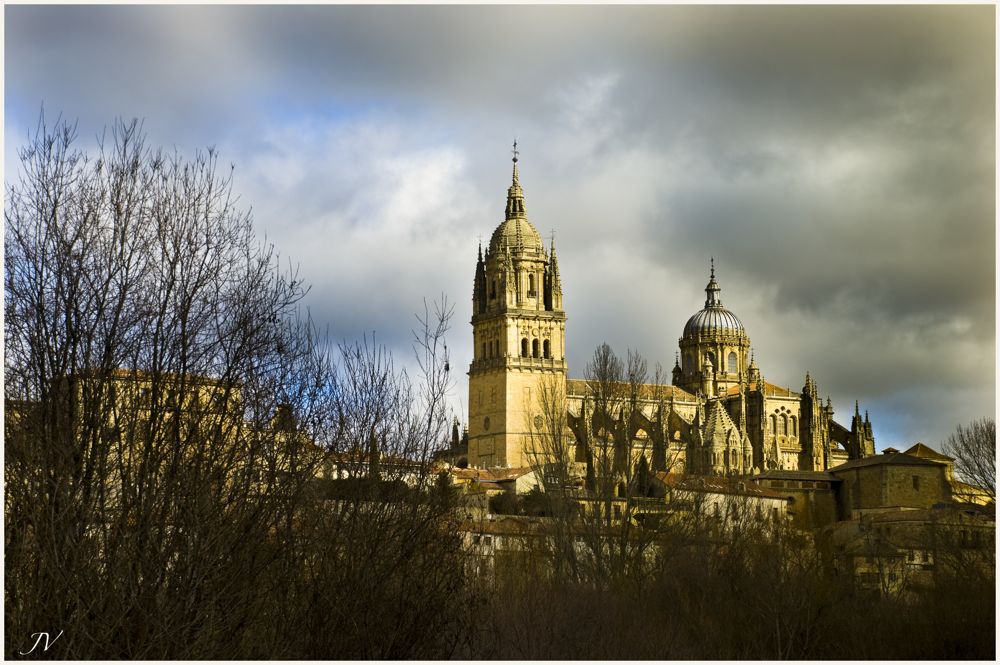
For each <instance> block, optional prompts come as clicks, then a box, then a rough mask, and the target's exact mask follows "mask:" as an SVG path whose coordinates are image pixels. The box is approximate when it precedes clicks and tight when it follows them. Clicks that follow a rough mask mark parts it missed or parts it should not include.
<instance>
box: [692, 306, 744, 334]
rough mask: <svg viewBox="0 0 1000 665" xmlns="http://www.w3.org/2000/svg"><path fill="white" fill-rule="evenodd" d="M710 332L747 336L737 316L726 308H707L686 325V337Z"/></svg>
mask: <svg viewBox="0 0 1000 665" xmlns="http://www.w3.org/2000/svg"><path fill="white" fill-rule="evenodd" d="M710 332H723V333H735V334H738V335H745V334H746V330H745V329H744V328H743V324H742V323H740V320H739V319H738V318H736V315H735V314H733V313H732V312H730V311H729V310H728V309H726V308H724V307H706V308H705V309H703V310H701V311H700V312H698V313H697V314H695V315H694V316H692V317H691V318H690V319H688V322H687V323H686V324H685V325H684V336H685V337H687V336H688V335H697V334H702V335H704V334H705V333H710Z"/></svg>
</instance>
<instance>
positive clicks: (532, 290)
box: [528, 274, 535, 296]
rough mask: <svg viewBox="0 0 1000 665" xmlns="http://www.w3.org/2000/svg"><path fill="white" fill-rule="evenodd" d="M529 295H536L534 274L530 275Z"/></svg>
mask: <svg viewBox="0 0 1000 665" xmlns="http://www.w3.org/2000/svg"><path fill="white" fill-rule="evenodd" d="M528 295H529V296H534V295H535V276H534V275H533V274H532V275H528Z"/></svg>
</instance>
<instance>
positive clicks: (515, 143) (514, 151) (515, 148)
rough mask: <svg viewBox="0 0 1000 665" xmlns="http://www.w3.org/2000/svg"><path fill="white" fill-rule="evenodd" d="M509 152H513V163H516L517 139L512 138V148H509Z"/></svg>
mask: <svg viewBox="0 0 1000 665" xmlns="http://www.w3.org/2000/svg"><path fill="white" fill-rule="evenodd" d="M511 152H512V153H514V163H515V164H516V163H517V154H518V149H517V139H514V149H513V150H511Z"/></svg>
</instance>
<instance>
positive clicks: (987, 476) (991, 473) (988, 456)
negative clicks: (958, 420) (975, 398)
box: [943, 418, 997, 500]
mask: <svg viewBox="0 0 1000 665" xmlns="http://www.w3.org/2000/svg"><path fill="white" fill-rule="evenodd" d="M943 447H944V452H945V453H946V454H947V455H950V456H951V457H954V458H955V470H956V471H957V472H958V475H959V476H960V477H961V478H963V479H964V480H965V481H966V482H968V483H970V484H972V485H976V486H977V487H981V488H982V489H983V490H985V491H986V493H987V494H988V495H989V496H990V498H992V499H994V500H995V499H996V496H997V491H996V485H997V424H996V421H995V420H994V419H993V418H981V419H979V420H974V421H972V422H971V423H969V424H968V425H964V426H963V425H959V426H958V427H956V428H955V433H954V434H952V435H950V436H949V437H948V438H947V439H945V441H944V446H943Z"/></svg>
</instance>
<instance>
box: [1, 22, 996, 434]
mask: <svg viewBox="0 0 1000 665" xmlns="http://www.w3.org/2000/svg"><path fill="white" fill-rule="evenodd" d="M6 19H7V20H6V34H5V43H6V46H5V56H6V58H5V62H6V65H5V78H6V86H7V88H6V91H5V93H6V107H5V108H6V113H7V121H6V131H7V136H8V148H7V151H6V155H5V159H6V164H7V166H8V172H10V171H9V169H10V167H11V166H12V164H13V162H12V159H11V157H12V155H13V152H12V147H11V140H10V139H11V136H14V137H19V136H22V135H23V134H24V132H25V130H26V128H27V127H28V126H30V125H31V124H32V123H33V122H34V120H35V118H36V116H37V113H38V104H39V103H40V102H43V101H44V102H45V104H46V108H47V109H48V110H51V111H54V112H55V111H62V112H63V113H64V114H66V115H68V116H70V117H74V118H79V119H80V123H81V134H85V133H89V135H93V134H94V133H96V132H97V131H99V129H100V127H102V126H103V125H105V124H106V123H107V122H108V121H109V120H110V119H111V118H113V117H114V116H116V115H124V116H126V117H131V116H140V117H145V118H146V126H147V128H148V129H149V131H150V133H151V135H152V138H153V140H154V141H156V142H158V143H163V144H166V145H177V146H178V147H179V148H181V149H182V150H191V149H193V148H195V147H200V146H204V145H206V144H218V145H219V147H220V148H221V150H222V154H223V157H224V159H226V160H232V161H233V162H235V164H236V166H237V171H236V184H237V187H238V188H239V189H240V191H241V192H242V194H243V201H244V202H245V203H246V204H247V205H252V206H253V208H254V212H255V219H256V221H257V224H258V226H259V227H260V228H261V229H262V230H263V231H265V232H266V233H267V234H268V235H269V238H270V239H271V240H272V241H273V242H275V243H276V245H277V246H278V247H279V249H281V251H282V252H283V254H284V255H287V256H289V257H290V258H291V259H292V260H293V261H294V262H298V263H299V264H300V266H301V272H302V276H303V277H304V278H305V279H306V280H307V281H310V282H312V283H313V284H314V289H313V291H312V293H311V294H310V299H309V303H308V304H309V306H310V308H311V310H312V312H313V315H314V317H315V318H316V319H317V320H318V321H320V322H321V323H325V322H329V323H330V326H331V330H332V332H333V333H334V334H335V335H336V336H344V337H355V336H358V335H360V334H362V333H364V332H365V331H371V330H376V331H377V335H378V337H379V339H381V340H383V341H386V342H387V343H389V344H391V345H392V346H394V347H395V348H396V349H397V351H399V352H400V353H401V354H404V355H405V354H407V353H408V347H409V342H408V336H409V332H408V331H409V328H410V327H411V326H412V323H413V319H412V316H411V314H410V312H413V311H414V310H416V309H419V308H420V307H421V306H422V305H421V300H422V298H423V297H424V296H431V297H433V296H434V295H435V294H437V293H439V292H441V291H445V292H447V293H448V294H449V295H450V296H451V300H452V301H453V302H455V303H456V305H457V308H456V317H455V321H454V331H453V334H452V339H451V341H450V346H451V347H452V354H453V358H456V359H460V360H457V362H455V363H453V365H459V366H462V365H464V363H465V362H467V358H468V354H469V351H470V349H469V346H470V339H469V338H471V335H470V331H469V329H468V325H467V321H468V318H469V315H470V304H469V300H470V295H471V294H470V290H471V277H472V271H473V267H474V263H473V261H474V256H475V243H476V236H477V235H479V234H482V235H483V236H485V237H488V236H489V234H490V233H491V232H492V229H493V227H494V226H495V225H496V224H497V223H498V222H499V221H500V217H501V216H502V209H503V196H504V190H505V187H506V184H507V179H508V178H509V163H508V162H506V161H505V159H506V158H507V157H508V155H507V154H506V153H505V152H504V150H505V149H506V146H508V145H509V141H510V139H511V138H512V136H513V135H515V134H516V135H517V136H518V138H519V141H520V143H521V145H522V147H523V150H524V152H523V159H522V170H521V173H522V178H521V180H522V184H523V185H524V186H525V190H526V195H527V203H528V213H529V216H530V217H531V218H532V220H533V221H534V222H535V223H536V225H537V226H538V228H539V230H540V231H541V232H542V234H543V236H546V237H547V236H548V235H549V229H555V230H556V231H557V233H558V246H559V255H560V263H561V268H562V273H563V279H564V285H565V289H566V295H565V304H566V308H567V311H568V314H569V318H570V322H569V328H568V338H569V351H570V355H569V361H570V366H571V373H572V374H574V375H580V374H581V373H582V371H583V367H584V365H585V364H586V362H587V360H588V358H589V355H590V353H591V351H592V349H593V348H594V346H595V345H596V344H598V343H600V342H601V341H604V340H607V341H608V342H610V343H612V344H613V345H614V346H615V347H616V348H617V349H618V350H619V351H621V352H624V350H625V347H626V346H631V347H634V348H637V349H639V350H640V351H642V352H643V353H644V354H645V355H647V356H648V357H649V358H650V360H651V361H654V362H656V361H659V362H662V363H663V364H664V365H666V366H667V367H668V368H669V366H671V365H672V362H673V356H674V350H675V349H676V342H677V337H678V335H679V334H680V332H681V329H682V327H683V324H684V321H685V320H686V318H687V317H688V316H689V315H690V314H691V313H693V312H694V311H695V310H697V309H699V308H700V307H701V304H702V301H703V300H704V295H703V292H702V289H703V288H704V283H705V281H706V278H707V274H706V273H707V261H708V257H709V256H711V255H714V256H715V257H716V260H717V265H718V267H719V276H720V281H721V283H722V287H723V293H722V295H723V300H724V302H725V303H726V304H727V306H729V307H730V308H732V309H733V310H734V311H735V312H736V313H737V314H738V315H739V316H740V317H741V318H742V320H743V321H744V323H745V324H746V326H747V328H748V332H749V334H750V336H751V339H752V341H753V344H754V347H755V349H756V351H757V359H758V361H759V363H760V365H761V367H762V369H763V371H764V373H765V376H766V377H767V378H768V379H769V380H771V381H774V382H776V383H781V384H785V385H789V386H791V387H793V388H794V387H798V386H801V384H802V382H803V381H804V374H805V370H806V369H809V370H810V371H811V372H812V374H813V375H814V376H815V377H817V379H818V381H819V387H820V390H821V391H822V392H824V394H826V393H829V394H831V395H832V396H833V398H834V404H835V407H836V408H837V411H838V418H839V419H841V421H842V422H843V421H846V420H847V419H848V418H849V413H848V412H849V410H850V409H852V408H853V400H854V399H855V398H859V399H861V400H862V401H863V402H864V403H865V404H867V405H868V408H869V409H870V410H871V412H872V416H873V418H874V421H875V427H876V435H877V436H878V437H879V445H880V446H882V445H889V444H906V443H911V442H912V441H914V440H916V439H922V440H925V441H927V442H929V443H932V444H933V443H936V442H938V441H939V440H940V439H941V438H942V437H943V436H944V435H946V434H947V432H948V431H950V430H951V429H952V428H953V427H954V425H955V424H956V423H957V422H961V421H967V420H969V419H971V418H974V417H978V416H980V415H983V414H986V413H990V412H992V411H993V405H994V358H995V348H994V339H995V326H994V319H995V304H994V303H995V288H994V285H995V273H994V265H995V251H994V247H995V235H994V234H995V231H994V219H995V203H994V200H995V191H994V173H995V165H994V154H995V135H994V117H995V108H994V95H995V85H994V40H995V36H994V9H993V8H992V7H986V6H973V7H928V6H917V7H903V6H895V7H783V6H771V7H711V6H707V7H689V6H678V7H627V8H610V7H594V6H587V7H419V6H409V7H388V6H377V7H321V6H310V7H296V8H284V7H260V6H254V7H235V6H222V7H150V6H147V7H110V6H102V7H56V6H47V7H45V6H39V7H28V6H11V7H8V8H6ZM464 389H465V388H464V383H461V384H460V386H459V394H461V391H462V390H464ZM458 401H459V400H456V402H458Z"/></svg>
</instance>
